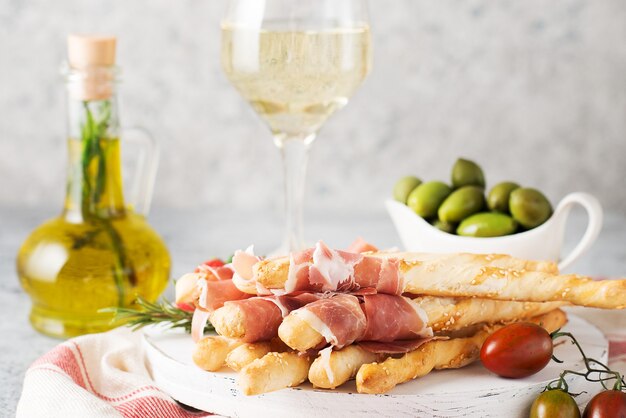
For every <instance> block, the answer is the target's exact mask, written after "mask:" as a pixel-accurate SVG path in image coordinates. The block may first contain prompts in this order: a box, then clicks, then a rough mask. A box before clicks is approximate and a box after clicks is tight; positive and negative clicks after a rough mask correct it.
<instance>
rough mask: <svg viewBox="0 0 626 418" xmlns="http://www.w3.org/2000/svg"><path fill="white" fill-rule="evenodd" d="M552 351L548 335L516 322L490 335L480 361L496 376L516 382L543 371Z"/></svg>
mask: <svg viewBox="0 0 626 418" xmlns="http://www.w3.org/2000/svg"><path fill="white" fill-rule="evenodd" d="M552 348H553V345H552V338H550V334H548V331H546V330H545V329H543V328H541V327H540V326H539V325H536V324H532V323H528V322H518V323H515V324H510V325H507V326H505V327H503V328H500V329H499V330H498V331H496V332H494V333H493V334H491V335H490V336H489V337H488V338H487V339H486V340H485V342H484V344H483V346H482V348H481V350H480V359H481V360H482V362H483V364H484V365H485V367H486V368H487V369H489V370H491V371H492V372H494V373H495V374H497V375H499V376H502V377H508V378H513V379H517V378H520V377H526V376H530V375H531V374H535V373H537V372H538V371H539V370H541V369H543V368H544V367H546V364H548V363H549V362H550V358H551V357H552Z"/></svg>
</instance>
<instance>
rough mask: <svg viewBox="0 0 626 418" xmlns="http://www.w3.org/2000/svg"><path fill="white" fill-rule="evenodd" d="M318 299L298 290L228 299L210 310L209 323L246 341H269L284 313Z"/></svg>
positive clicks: (222, 333)
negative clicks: (215, 308) (264, 295)
mask: <svg viewBox="0 0 626 418" xmlns="http://www.w3.org/2000/svg"><path fill="white" fill-rule="evenodd" d="M318 299H319V296H318V295H315V294H311V293H302V294H298V295H295V296H294V295H282V296H271V297H253V298H249V299H244V300H237V301H229V302H226V303H224V306H222V307H221V308H219V309H217V310H215V312H213V314H212V315H211V323H212V324H213V326H214V327H215V331H217V333H218V334H220V335H223V336H225V337H230V338H237V339H240V340H242V341H244V342H247V343H255V342H260V341H269V340H271V339H272V338H275V337H276V336H277V335H278V326H279V325H280V324H281V322H282V321H283V317H284V316H285V315H287V314H288V313H289V312H291V311H292V310H295V309H298V308H300V307H302V306H304V305H306V304H308V303H311V302H314V301H316V300H318Z"/></svg>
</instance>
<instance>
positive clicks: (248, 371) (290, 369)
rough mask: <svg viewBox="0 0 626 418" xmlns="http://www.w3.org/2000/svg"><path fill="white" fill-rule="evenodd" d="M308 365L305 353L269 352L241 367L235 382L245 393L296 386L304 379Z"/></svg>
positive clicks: (264, 391)
mask: <svg viewBox="0 0 626 418" xmlns="http://www.w3.org/2000/svg"><path fill="white" fill-rule="evenodd" d="M310 365H311V357H310V356H308V355H306V354H298V353H296V352H293V351H292V352H285V353H276V352H271V353H267V354H266V355H265V356H263V357H261V358H260V359H256V360H254V361H253V362H252V363H250V364H248V365H247V366H246V367H244V368H243V369H241V371H240V372H239V375H238V376H237V383H238V384H239V387H240V388H241V391H242V392H243V393H244V394H245V395H258V394H261V393H267V392H272V391H275V390H279V389H284V388H288V387H293V386H298V385H299V384H300V383H302V382H304V381H305V380H306V378H307V375H308V373H309V366H310Z"/></svg>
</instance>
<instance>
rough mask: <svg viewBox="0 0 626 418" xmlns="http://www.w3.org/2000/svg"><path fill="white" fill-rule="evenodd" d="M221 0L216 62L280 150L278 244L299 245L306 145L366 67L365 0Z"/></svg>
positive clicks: (284, 249) (351, 90)
mask: <svg viewBox="0 0 626 418" xmlns="http://www.w3.org/2000/svg"><path fill="white" fill-rule="evenodd" d="M228 6H229V7H228V11H227V13H226V17H225V18H224V19H223V21H222V53H221V55H222V67H223V70H224V72H225V73H226V76H227V77H228V79H229V80H230V82H231V83H232V84H233V85H234V86H235V88H236V89H237V90H238V91H239V93H240V94H241V95H242V96H243V97H244V98H245V99H246V100H247V101H248V102H249V103H250V104H251V105H252V107H253V108H254V110H255V111H256V112H257V113H258V114H259V116H260V117H261V118H262V119H263V120H264V121H265V122H266V123H267V125H268V126H269V128H270V129H271V131H272V135H273V137H274V143H275V144H276V146H277V147H278V148H279V149H280V152H281V155H282V160H283V166H284V175H285V210H286V229H285V237H284V241H283V244H282V247H281V249H280V250H281V251H282V252H288V251H296V250H300V249H302V248H303V247H304V242H303V237H302V200H303V192H304V178H305V172H306V162H307V156H308V150H309V148H310V146H311V144H312V143H313V141H314V140H315V137H316V134H317V131H318V130H319V129H320V127H321V126H322V125H323V124H324V122H326V120H327V119H328V117H329V116H330V115H331V114H333V113H334V112H335V111H336V110H338V109H340V108H342V107H343V106H345V105H346V104H347V103H348V99H349V98H350V97H351V96H352V94H353V93H354V92H355V91H356V89H357V88H358V87H359V85H360V84H361V83H362V82H363V80H364V79H365V77H366V76H367V74H368V73H369V71H370V67H371V38H370V31H369V23H368V22H369V18H368V11H367V2H366V1H365V0H315V1H303V0H230V1H229V5H228Z"/></svg>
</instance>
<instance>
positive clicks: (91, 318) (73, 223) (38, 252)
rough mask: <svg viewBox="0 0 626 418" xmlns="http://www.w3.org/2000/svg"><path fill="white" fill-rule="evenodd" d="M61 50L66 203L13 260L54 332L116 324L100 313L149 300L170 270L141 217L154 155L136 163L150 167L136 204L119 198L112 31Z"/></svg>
mask: <svg viewBox="0 0 626 418" xmlns="http://www.w3.org/2000/svg"><path fill="white" fill-rule="evenodd" d="M68 49H69V50H68V65H67V69H66V74H65V76H66V87H67V103H68V106H67V116H68V139H67V145H68V150H69V164H68V179H67V189H66V198H65V205H64V208H63V211H62V213H61V215H60V216H59V217H57V218H54V219H52V220H49V221H48V222H45V223H44V224H42V225H41V226H39V227H38V228H37V229H35V231H33V233H32V234H31V235H30V236H29V237H28V238H27V239H26V241H25V242H24V243H23V245H22V247H21V248H20V251H19V254H18V257H17V271H18V275H19V278H20V281H21V284H22V287H23V288H24V290H25V291H26V292H27V293H28V294H29V295H30V297H31V299H32V310H31V314H30V321H31V323H32V325H33V327H34V328H35V329H36V330H38V331H40V332H42V333H44V334H47V335H51V336H55V337H71V336H75V335H80V334H85V333H91V332H100V331H105V330H107V329H110V328H112V327H114V326H116V325H117V324H115V323H113V322H112V319H113V318H112V314H111V313H103V312H100V310H101V309H102V308H107V307H113V306H125V307H128V306H132V305H133V304H134V301H135V299H136V298H137V296H142V297H143V298H145V299H147V300H150V301H154V300H155V299H156V298H157V297H158V296H159V295H160V294H161V292H162V291H163V290H164V289H165V287H166V285H167V282H168V278H169V271H170V257H169V254H168V251H167V248H166V247H165V244H164V243H163V240H162V239H161V238H160V237H159V235H158V234H157V233H156V232H155V231H154V230H153V229H152V228H151V227H150V225H149V224H148V223H147V221H146V219H145V216H144V215H145V211H146V210H147V206H148V202H149V200H150V196H149V195H150V194H151V186H152V183H153V180H154V176H153V174H154V170H150V167H155V166H154V164H153V163H154V162H152V164H145V163H144V164H143V167H144V171H145V170H148V171H147V172H144V173H141V174H142V177H141V178H143V183H138V187H137V188H138V189H141V190H138V192H139V193H138V195H141V196H142V198H143V202H140V203H142V204H143V207H139V205H135V206H132V205H127V204H126V203H125V201H124V194H123V190H122V173H121V150H120V142H121V140H120V136H121V135H122V132H121V130H120V124H119V117H118V108H117V97H116V89H115V87H116V84H117V82H118V70H117V67H115V38H113V37H95V36H79V35H71V36H70V37H69V39H68ZM144 139H145V138H144ZM144 146H148V147H149V148H150V147H154V143H151V142H150V141H149V140H148V141H145V142H144ZM153 150H154V149H153ZM151 154H152V155H156V153H155V152H152V153H151ZM150 171H151V172H150ZM135 209H137V211H136V210H135ZM141 212H144V213H141Z"/></svg>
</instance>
